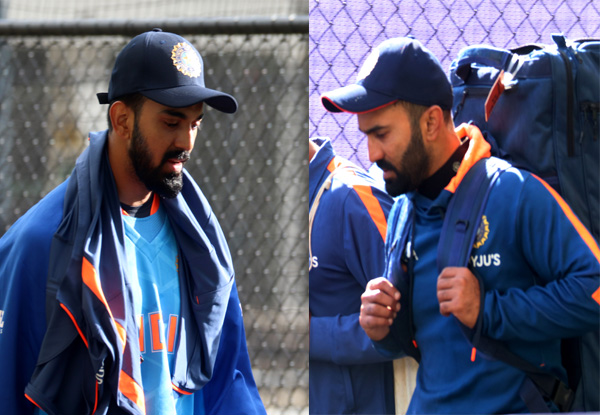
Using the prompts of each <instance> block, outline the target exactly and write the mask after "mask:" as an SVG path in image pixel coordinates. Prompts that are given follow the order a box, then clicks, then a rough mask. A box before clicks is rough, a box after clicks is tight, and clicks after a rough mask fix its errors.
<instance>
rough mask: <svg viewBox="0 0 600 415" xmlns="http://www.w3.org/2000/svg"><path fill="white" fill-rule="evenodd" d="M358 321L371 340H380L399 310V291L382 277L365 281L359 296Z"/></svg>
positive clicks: (386, 333)
mask: <svg viewBox="0 0 600 415" xmlns="http://www.w3.org/2000/svg"><path fill="white" fill-rule="evenodd" d="M360 298H361V301H362V305H361V306H360V317H359V322H360V325H361V327H362V328H363V330H364V331H365V332H366V333H367V336H369V338H370V339H371V340H375V341H379V340H382V339H383V338H384V337H385V336H387V335H388V333H389V332H390V326H391V325H392V323H393V321H394V318H395V317H396V313H397V312H398V311H400V292H399V291H398V290H397V289H396V288H395V287H394V286H393V285H392V283H391V282H389V281H388V280H386V279H385V278H384V277H380V278H375V279H374V280H371V281H369V282H368V283H367V289H366V291H365V292H364V293H363V295H362V296H361V297H360Z"/></svg>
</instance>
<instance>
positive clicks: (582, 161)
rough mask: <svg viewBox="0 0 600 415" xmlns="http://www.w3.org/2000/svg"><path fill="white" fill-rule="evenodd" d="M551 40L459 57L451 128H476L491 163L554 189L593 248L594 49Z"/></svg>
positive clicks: (598, 200)
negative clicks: (489, 149) (494, 159)
mask: <svg viewBox="0 0 600 415" xmlns="http://www.w3.org/2000/svg"><path fill="white" fill-rule="evenodd" d="M552 40H553V41H554V44H552V45H525V46H521V47H519V48H516V49H512V50H506V49H499V48H493V47H490V46H469V47H466V48H464V49H463V50H461V51H460V52H459V54H458V57H457V58H456V59H455V60H454V61H453V62H452V64H451V67H450V80H451V82H452V87H453V92H454V105H453V115H454V120H455V123H456V124H457V125H458V124H460V123H463V122H472V123H474V124H475V125H476V126H478V127H479V129H480V130H481V131H482V132H484V133H486V135H487V137H488V138H489V141H490V142H491V143H492V145H493V148H494V149H495V154H494V155H497V156H499V157H500V158H503V159H506V160H508V161H510V163H511V164H512V165H513V166H515V167H518V168H522V169H525V170H528V171H531V172H533V173H535V174H536V175H538V176H540V177H541V178H542V179H544V180H545V181H546V182H548V183H549V184H550V185H551V186H552V187H554V188H555V189H556V190H557V191H558V193H559V194H560V195H561V196H562V197H563V198H564V199H565V200H566V201H567V203H568V204H569V206H570V207H571V208H572V209H573V211H574V212H575V214H576V215H577V216H578V217H579V219H580V220H581V222H582V223H583V224H584V225H585V226H586V227H587V228H588V229H589V230H590V232H591V233H592V235H593V236H594V238H595V239H596V241H598V240H599V239H600V173H599V172H600V163H599V158H600V140H599V136H600V120H599V118H600V115H599V114H600V41H598V40H578V41H573V42H569V41H567V39H566V38H565V36H563V35H557V34H555V35H552ZM501 72H502V75H501V78H502V79H500V73H501ZM486 101H487V109H486ZM486 111H487V114H486ZM486 115H487V117H486ZM486 118H487V119H486Z"/></svg>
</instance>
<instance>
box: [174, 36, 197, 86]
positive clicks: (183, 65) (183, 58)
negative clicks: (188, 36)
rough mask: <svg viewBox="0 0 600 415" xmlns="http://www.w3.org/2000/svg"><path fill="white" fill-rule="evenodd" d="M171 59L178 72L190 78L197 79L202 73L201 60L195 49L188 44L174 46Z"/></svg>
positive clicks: (182, 43)
mask: <svg viewBox="0 0 600 415" xmlns="http://www.w3.org/2000/svg"><path fill="white" fill-rule="evenodd" d="M171 59H172V60H173V65H175V67H176V68H177V70H178V71H179V72H181V73H182V74H184V75H186V76H189V77H190V78H197V77H199V76H200V74H201V73H202V64H201V63H200V58H199V57H198V54H197V53H196V51H195V50H194V48H192V47H191V46H190V45H188V44H187V43H184V42H181V43H178V44H176V45H175V46H173V52H171Z"/></svg>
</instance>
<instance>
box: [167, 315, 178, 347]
mask: <svg viewBox="0 0 600 415" xmlns="http://www.w3.org/2000/svg"><path fill="white" fill-rule="evenodd" d="M176 333H177V316H176V315H172V316H171V317H170V318H169V337H168V339H167V352H169V353H173V350H174V349H175V334H176Z"/></svg>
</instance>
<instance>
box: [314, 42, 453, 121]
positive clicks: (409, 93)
mask: <svg viewBox="0 0 600 415" xmlns="http://www.w3.org/2000/svg"><path fill="white" fill-rule="evenodd" d="M398 100H401V101H407V102H411V103H413V104H418V105H423V106H426V107H430V106H432V105H439V106H440V107H441V108H442V109H444V110H450V109H451V108H452V87H451V86H450V81H449V80H448V77H447V76H446V74H445V72H444V70H443V69H442V66H441V65H440V62H439V61H438V60H437V58H436V57H435V56H434V55H433V54H432V53H431V52H430V51H429V50H428V49H427V48H425V47H424V46H423V45H422V44H421V43H420V42H419V41H417V40H415V39H412V38H408V37H398V38H392V39H388V40H385V41H383V42H382V43H380V44H379V45H378V46H377V47H376V48H375V49H373V51H372V52H371V54H370V55H369V56H368V57H367V59H366V60H365V62H364V63H363V66H362V68H361V70H360V71H359V73H358V76H357V78H356V83H354V84H351V85H347V86H345V87H342V88H338V89H334V90H333V91H329V92H326V93H324V94H323V95H322V96H321V102H322V103H323V106H324V107H325V108H326V109H327V110H328V111H331V112H342V111H344V112H351V113H354V114H359V113H363V112H369V111H374V110H376V109H379V108H382V107H385V106H386V105H388V104H390V103H392V102H395V101H398Z"/></svg>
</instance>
